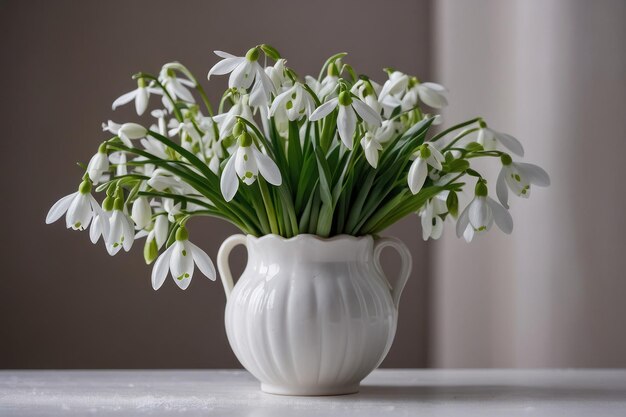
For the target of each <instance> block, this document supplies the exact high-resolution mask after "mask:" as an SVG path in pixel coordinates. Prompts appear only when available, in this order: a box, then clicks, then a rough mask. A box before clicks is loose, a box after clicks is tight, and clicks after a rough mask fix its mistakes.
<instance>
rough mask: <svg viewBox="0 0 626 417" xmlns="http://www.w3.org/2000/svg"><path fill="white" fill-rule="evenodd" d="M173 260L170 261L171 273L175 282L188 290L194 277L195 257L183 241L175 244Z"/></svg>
mask: <svg viewBox="0 0 626 417" xmlns="http://www.w3.org/2000/svg"><path fill="white" fill-rule="evenodd" d="M173 246H174V249H173V250H172V258H171V259H170V272H171V273H172V278H174V282H176V285H178V286H179V287H180V288H181V289H183V290H184V289H187V287H188V286H189V282H190V281H191V278H192V277H193V270H194V263H193V255H192V254H191V253H189V251H188V250H187V248H186V247H185V244H184V243H183V242H181V241H177V242H176V243H174V245H173Z"/></svg>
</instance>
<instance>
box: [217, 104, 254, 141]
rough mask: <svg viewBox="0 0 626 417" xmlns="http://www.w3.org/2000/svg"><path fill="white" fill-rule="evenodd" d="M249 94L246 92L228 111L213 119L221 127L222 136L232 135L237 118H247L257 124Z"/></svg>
mask: <svg viewBox="0 0 626 417" xmlns="http://www.w3.org/2000/svg"><path fill="white" fill-rule="evenodd" d="M248 102H249V96H248V95H247V94H244V95H242V96H241V98H240V99H239V101H237V102H236V103H235V104H234V105H233V106H232V107H231V108H230V109H229V110H228V112H227V113H222V114H218V115H216V116H214V117H213V120H214V121H215V122H217V124H218V125H219V127H220V138H225V137H226V136H230V134H231V132H232V130H233V127H234V126H235V123H237V118H238V117H241V118H242V119H246V120H247V121H249V122H250V123H252V124H254V125H255V126H256V122H255V121H254V118H253V116H252V109H251V108H250V105H249V104H248Z"/></svg>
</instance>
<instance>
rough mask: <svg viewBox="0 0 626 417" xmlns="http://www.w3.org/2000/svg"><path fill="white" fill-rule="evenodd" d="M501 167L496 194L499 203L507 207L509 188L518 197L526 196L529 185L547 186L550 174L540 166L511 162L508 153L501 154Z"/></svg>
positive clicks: (527, 195) (528, 192) (528, 194)
mask: <svg viewBox="0 0 626 417" xmlns="http://www.w3.org/2000/svg"><path fill="white" fill-rule="evenodd" d="M500 159H501V161H502V169H501V170H500V174H499V175H498V180H497V182H496V195H497V196H498V200H500V203H502V205H503V206H504V207H506V208H509V189H510V190H511V191H512V192H513V194H515V195H517V196H518V197H524V198H528V197H529V196H530V186H531V184H532V185H537V186H539V187H547V186H549V185H550V176H549V175H548V173H547V172H546V171H544V170H543V169H542V168H541V167H539V166H537V165H534V164H526V163H521V162H513V160H512V159H511V157H510V156H509V155H502V157H501V158H500Z"/></svg>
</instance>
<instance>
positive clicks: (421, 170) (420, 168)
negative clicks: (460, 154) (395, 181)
mask: <svg viewBox="0 0 626 417" xmlns="http://www.w3.org/2000/svg"><path fill="white" fill-rule="evenodd" d="M416 156H417V157H416V158H415V160H413V163H412V164H411V168H409V176H408V182H409V188H410V189H411V192H412V193H413V194H417V193H419V192H420V190H421V189H422V187H423V186H424V182H425V181H426V177H427V176H428V165H430V166H431V167H433V168H435V169H437V170H441V168H442V166H441V163H442V162H443V161H445V158H444V157H443V155H442V154H441V152H439V150H438V149H437V148H435V146H433V145H431V144H430V143H424V144H423V145H422V146H420V148H419V150H418V151H417V152H416Z"/></svg>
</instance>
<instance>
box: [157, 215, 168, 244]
mask: <svg viewBox="0 0 626 417" xmlns="http://www.w3.org/2000/svg"><path fill="white" fill-rule="evenodd" d="M169 224H170V223H169V222H168V221H167V216H166V215H159V216H157V218H156V220H155V221H154V238H155V239H156V243H157V246H158V247H159V249H160V248H161V247H162V246H163V245H164V244H165V241H166V240H167V233H168V231H169Z"/></svg>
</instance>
